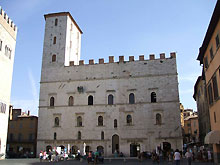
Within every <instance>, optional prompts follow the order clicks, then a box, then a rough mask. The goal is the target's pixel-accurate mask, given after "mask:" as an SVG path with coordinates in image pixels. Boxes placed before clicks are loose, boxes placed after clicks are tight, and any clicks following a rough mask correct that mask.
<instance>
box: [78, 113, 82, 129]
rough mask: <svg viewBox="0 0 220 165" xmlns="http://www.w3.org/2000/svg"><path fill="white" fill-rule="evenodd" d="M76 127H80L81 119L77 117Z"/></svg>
mask: <svg viewBox="0 0 220 165" xmlns="http://www.w3.org/2000/svg"><path fill="white" fill-rule="evenodd" d="M77 126H78V127H82V117H81V116H78V117H77Z"/></svg>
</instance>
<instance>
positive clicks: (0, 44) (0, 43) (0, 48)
mask: <svg viewBox="0 0 220 165" xmlns="http://www.w3.org/2000/svg"><path fill="white" fill-rule="evenodd" d="M1 50H2V40H0V51H1Z"/></svg>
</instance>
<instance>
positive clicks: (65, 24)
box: [37, 12, 182, 156]
mask: <svg viewBox="0 0 220 165" xmlns="http://www.w3.org/2000/svg"><path fill="white" fill-rule="evenodd" d="M45 20H46V25H45V36H44V48H43V58H42V70H41V82H40V101H39V122H38V138H37V152H40V150H45V149H47V150H48V149H50V148H53V147H58V146H60V147H61V148H62V149H63V148H66V149H68V151H70V152H72V153H75V152H76V151H77V150H78V149H80V151H81V152H83V151H84V149H85V151H86V152H88V151H95V150H99V151H101V152H103V154H104V156H111V155H112V154H113V153H114V152H115V151H117V152H122V153H124V155H126V156H137V154H138V153H139V152H142V151H153V150H154V149H156V147H158V146H159V147H161V148H163V149H164V150H169V149H171V148H172V149H177V148H178V149H182V134H181V125H180V107H179V106H180V103H179V92H178V80H177V67H176V54H175V53H171V54H170V57H168V58H166V57H165V54H164V53H161V54H160V58H159V59H155V55H150V59H149V60H146V59H145V58H144V55H141V56H139V60H134V56H130V57H129V61H125V60H124V56H120V57H119V61H114V57H113V56H110V57H109V61H108V62H105V61H104V59H99V62H98V63H95V62H94V60H93V59H91V60H89V64H84V61H83V60H80V45H81V44H80V42H81V41H80V40H81V34H82V31H81V29H80V28H79V26H78V25H77V24H76V22H75V21H74V19H73V18H72V16H71V15H70V13H68V12H63V13H53V14H47V15H45ZM97 50H98V48H97ZM78 64H79V65H78Z"/></svg>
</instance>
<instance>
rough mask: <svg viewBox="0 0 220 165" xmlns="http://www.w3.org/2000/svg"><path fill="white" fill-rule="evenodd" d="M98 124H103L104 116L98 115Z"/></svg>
mask: <svg viewBox="0 0 220 165" xmlns="http://www.w3.org/2000/svg"><path fill="white" fill-rule="evenodd" d="M98 126H103V117H102V116H99V117H98Z"/></svg>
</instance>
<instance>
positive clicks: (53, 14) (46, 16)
mask: <svg viewBox="0 0 220 165" xmlns="http://www.w3.org/2000/svg"><path fill="white" fill-rule="evenodd" d="M66 15H67V16H69V17H70V19H71V20H72V21H73V23H74V24H75V25H76V27H77V29H78V30H79V31H80V33H81V34H82V33H83V32H82V30H81V29H80V27H79V26H78V24H77V23H76V21H75V20H74V19H73V17H72V15H71V14H70V13H69V12H60V13H50V14H45V15H44V19H45V20H46V18H49V17H56V16H66Z"/></svg>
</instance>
